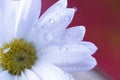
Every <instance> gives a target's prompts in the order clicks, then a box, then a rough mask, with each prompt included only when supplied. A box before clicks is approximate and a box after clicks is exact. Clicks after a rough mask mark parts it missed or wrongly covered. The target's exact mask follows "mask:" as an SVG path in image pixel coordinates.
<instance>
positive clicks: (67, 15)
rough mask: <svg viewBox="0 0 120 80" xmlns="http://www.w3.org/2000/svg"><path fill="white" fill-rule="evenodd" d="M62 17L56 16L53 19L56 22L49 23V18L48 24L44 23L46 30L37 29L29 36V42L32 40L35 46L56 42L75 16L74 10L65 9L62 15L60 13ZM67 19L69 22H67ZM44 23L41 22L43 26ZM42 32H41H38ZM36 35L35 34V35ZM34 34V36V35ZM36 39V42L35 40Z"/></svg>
mask: <svg viewBox="0 0 120 80" xmlns="http://www.w3.org/2000/svg"><path fill="white" fill-rule="evenodd" d="M59 15H60V16H58V17H57V16H56V17H55V16H54V17H51V19H53V20H55V19H56V20H55V22H54V23H53V24H52V23H49V22H48V21H49V19H50V18H49V17H47V18H46V19H47V21H46V23H44V24H43V25H44V28H43V29H42V28H41V29H38V28H36V30H35V31H33V32H31V33H30V34H29V35H28V37H29V38H28V40H32V41H33V42H34V44H36V45H38V46H39V45H40V46H41V45H45V44H47V43H48V42H50V41H53V42H54V41H56V40H57V37H58V35H59V34H60V33H62V31H64V29H65V28H66V26H67V25H68V24H69V23H70V21H71V20H72V18H73V15H74V9H65V10H63V11H62V13H59ZM66 19H67V20H66ZM41 23H42V22H40V24H41ZM40 26H41V25H40ZM37 30H40V31H37ZM34 33H35V34H34ZM33 34H34V35H33ZM33 39H34V40H33Z"/></svg>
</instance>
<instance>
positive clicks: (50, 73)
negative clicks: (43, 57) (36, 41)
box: [32, 62, 74, 80]
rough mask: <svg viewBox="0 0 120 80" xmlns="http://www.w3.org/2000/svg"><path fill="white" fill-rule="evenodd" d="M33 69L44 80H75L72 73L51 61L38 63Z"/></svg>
mask: <svg viewBox="0 0 120 80" xmlns="http://www.w3.org/2000/svg"><path fill="white" fill-rule="evenodd" d="M32 69H33V71H34V72H35V73H37V74H38V75H39V76H40V77H41V78H42V80H74V78H73V77H72V76H71V75H70V74H68V73H66V72H64V71H62V70H61V69H59V68H58V67H56V66H54V65H52V64H49V63H45V62H39V63H36V65H35V66H33V68H32Z"/></svg>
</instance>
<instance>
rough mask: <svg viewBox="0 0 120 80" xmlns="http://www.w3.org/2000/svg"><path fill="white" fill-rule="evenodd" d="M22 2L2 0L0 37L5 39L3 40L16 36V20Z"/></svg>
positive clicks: (0, 6)
mask: <svg viewBox="0 0 120 80" xmlns="http://www.w3.org/2000/svg"><path fill="white" fill-rule="evenodd" d="M20 2H21V1H20V0H19V1H15V0H2V1H0V39H3V40H4V41H3V42H7V41H10V40H12V39H13V38H14V37H15V22H16V15H17V9H18V7H19V3H20Z"/></svg>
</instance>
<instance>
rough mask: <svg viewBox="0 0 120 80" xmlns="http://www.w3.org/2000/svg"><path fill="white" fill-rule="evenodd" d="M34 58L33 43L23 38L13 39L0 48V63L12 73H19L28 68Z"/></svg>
mask: <svg viewBox="0 0 120 80" xmlns="http://www.w3.org/2000/svg"><path fill="white" fill-rule="evenodd" d="M36 60H37V56H36V50H35V47H34V45H33V44H32V43H29V42H27V41H25V40H23V39H14V40H13V41H11V42H10V43H6V44H4V45H3V47H2V48H0V63H1V64H0V65H1V66H2V68H3V69H4V70H8V72H9V73H10V74H12V75H21V72H22V71H24V70H25V69H30V68H31V67H32V65H34V64H35V62H36Z"/></svg>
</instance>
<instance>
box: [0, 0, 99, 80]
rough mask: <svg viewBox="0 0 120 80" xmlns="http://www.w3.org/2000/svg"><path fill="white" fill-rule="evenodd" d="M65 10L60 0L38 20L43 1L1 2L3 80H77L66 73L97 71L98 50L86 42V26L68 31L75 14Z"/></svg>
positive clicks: (0, 63)
mask: <svg viewBox="0 0 120 80" xmlns="http://www.w3.org/2000/svg"><path fill="white" fill-rule="evenodd" d="M66 6H67V0H59V1H58V2H56V3H55V4H54V5H53V6H51V7H50V8H49V9H48V10H47V11H46V12H45V13H44V14H43V15H42V16H41V17H40V18H39V14H40V7H41V0H3V1H1V2H0V18H1V19H0V79H1V80H12V79H14V80H33V79H34V80H41V79H42V80H74V78H73V77H72V76H71V75H70V74H69V73H67V72H65V71H86V70H90V69H92V68H94V67H95V65H96V64H97V63H96V60H95V59H94V58H93V57H92V54H94V53H95V51H96V50H97V47H96V46H95V45H94V44H93V43H91V42H86V41H83V37H84V34H85V27H84V26H75V27H72V28H67V29H66V27H67V26H68V25H69V24H70V22H71V21H72V19H73V16H74V13H75V9H74V8H66ZM60 68H61V69H60ZM6 76H7V77H6Z"/></svg>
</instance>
